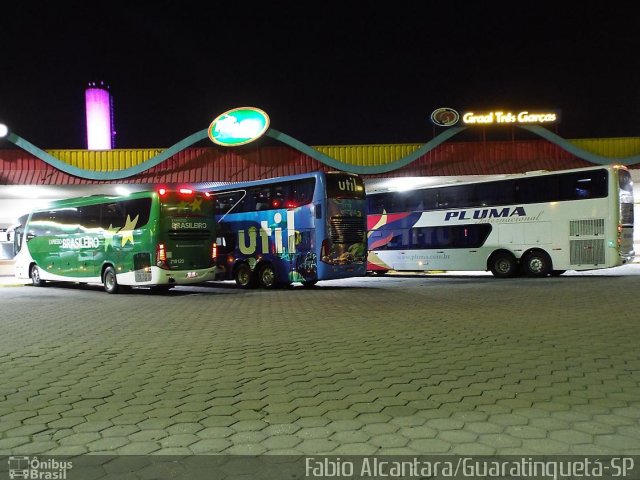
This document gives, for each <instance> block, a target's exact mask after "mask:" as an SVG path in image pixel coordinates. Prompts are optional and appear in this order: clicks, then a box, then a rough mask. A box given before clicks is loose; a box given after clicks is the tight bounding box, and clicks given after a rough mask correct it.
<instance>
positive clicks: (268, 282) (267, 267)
mask: <svg viewBox="0 0 640 480" xmlns="http://www.w3.org/2000/svg"><path fill="white" fill-rule="evenodd" d="M258 282H259V283H260V286H261V287H262V288H275V286H276V284H277V283H278V282H277V277H276V271H275V270H274V269H273V265H271V264H270V263H264V264H262V265H261V266H260V269H259V270H258Z"/></svg>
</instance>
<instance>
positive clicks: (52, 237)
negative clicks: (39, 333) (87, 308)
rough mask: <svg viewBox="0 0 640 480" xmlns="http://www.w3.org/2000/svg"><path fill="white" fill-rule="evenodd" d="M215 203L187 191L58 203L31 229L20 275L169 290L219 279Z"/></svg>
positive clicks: (112, 288) (38, 215) (32, 221)
mask: <svg viewBox="0 0 640 480" xmlns="http://www.w3.org/2000/svg"><path fill="white" fill-rule="evenodd" d="M213 213H214V204H213V199H212V198H211V197H210V196H209V195H208V194H206V193H200V192H195V191H193V190H190V189H186V188H181V189H175V190H169V189H165V188H159V189H158V190H157V191H147V192H138V193H133V194H130V195H127V196H121V197H113V196H104V195H92V196H88V197H80V198H72V199H66V200H59V201H57V202H54V203H53V204H52V205H50V206H49V207H48V208H45V209H41V210H36V211H33V212H31V213H30V214H29V215H28V217H27V220H26V222H25V224H24V231H23V234H22V242H21V245H20V250H19V251H18V253H17V255H16V258H15V261H16V267H15V268H16V277H18V278H23V279H29V278H30V279H31V281H32V283H33V285H35V286H42V285H44V284H45V282H48V281H62V282H79V283H101V284H103V285H104V289H105V290H106V291H107V292H108V293H117V292H118V291H119V290H121V288H120V287H122V286H124V287H132V286H135V287H151V288H152V289H153V290H167V289H169V288H171V287H172V286H175V285H186V284H195V283H200V282H204V281H207V280H213V279H214V278H215V275H216V271H217V269H216V267H215V259H216V254H217V246H216V233H217V232H216V224H215V220H214V215H213Z"/></svg>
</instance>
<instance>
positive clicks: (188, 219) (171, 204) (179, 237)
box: [160, 190, 215, 270]
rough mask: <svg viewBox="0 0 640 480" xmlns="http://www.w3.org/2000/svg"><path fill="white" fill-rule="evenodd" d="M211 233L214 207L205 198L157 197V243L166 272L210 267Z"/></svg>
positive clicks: (183, 194)
mask: <svg viewBox="0 0 640 480" xmlns="http://www.w3.org/2000/svg"><path fill="white" fill-rule="evenodd" d="M214 229H215V220H214V203H213V200H212V199H211V198H210V197H209V196H207V195H206V194H204V193H200V192H193V191H191V190H183V191H176V192H173V191H172V192H167V193H164V194H161V195H160V239H161V241H163V242H164V243H165V248H166V252H167V259H166V265H167V267H168V268H169V269H173V270H175V269H182V268H205V267H207V266H209V264H210V262H211V255H210V250H211V248H212V245H211V244H212V242H213V241H214V240H213V239H215V235H214Z"/></svg>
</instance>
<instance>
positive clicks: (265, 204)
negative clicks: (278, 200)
mask: <svg viewBox="0 0 640 480" xmlns="http://www.w3.org/2000/svg"><path fill="white" fill-rule="evenodd" d="M251 197H252V199H253V204H254V206H255V209H256V210H268V209H269V208H271V188H270V187H255V188H252V189H251Z"/></svg>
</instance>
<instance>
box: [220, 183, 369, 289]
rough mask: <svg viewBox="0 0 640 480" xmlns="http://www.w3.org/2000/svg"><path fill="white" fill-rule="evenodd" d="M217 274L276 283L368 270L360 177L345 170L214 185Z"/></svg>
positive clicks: (250, 283) (245, 283)
mask: <svg viewBox="0 0 640 480" xmlns="http://www.w3.org/2000/svg"><path fill="white" fill-rule="evenodd" d="M210 193H211V194H212V195H213V196H214V198H215V216H216V221H217V222H218V232H219V233H218V262H217V263H218V268H219V270H218V272H221V273H219V275H218V279H219V280H235V282H236V284H237V285H238V286H240V287H242V288H255V287H263V288H274V287H276V286H283V285H290V284H291V283H293V282H300V283H302V285H304V286H306V287H310V286H313V285H315V284H316V283H317V282H318V281H320V280H330V279H339V278H347V277H354V276H362V275H365V273H366V257H367V247H366V218H367V217H366V211H365V208H366V199H365V190H364V183H363V181H362V179H361V178H360V177H358V176H357V175H353V174H349V173H343V172H326V173H325V172H312V173H307V174H301V175H293V176H287V177H279V178H271V179H266V180H257V181H252V182H244V183H235V184H231V185H225V186H221V187H214V188H213V189H212V190H210Z"/></svg>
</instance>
